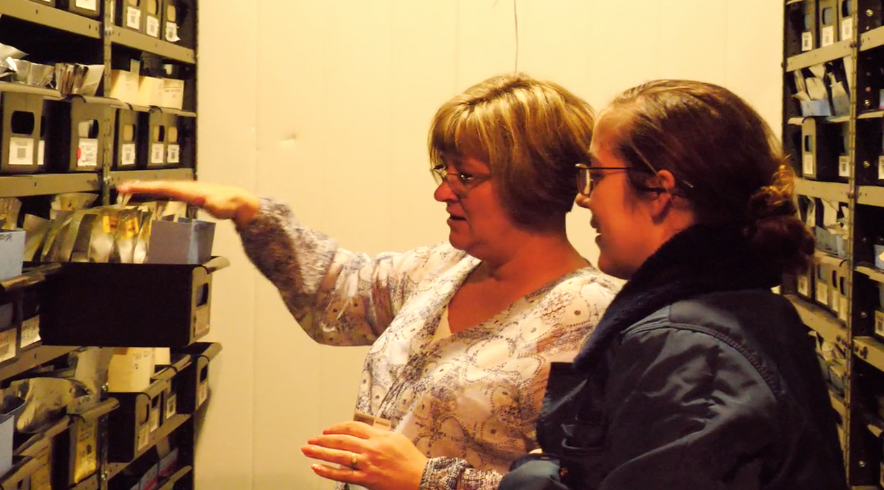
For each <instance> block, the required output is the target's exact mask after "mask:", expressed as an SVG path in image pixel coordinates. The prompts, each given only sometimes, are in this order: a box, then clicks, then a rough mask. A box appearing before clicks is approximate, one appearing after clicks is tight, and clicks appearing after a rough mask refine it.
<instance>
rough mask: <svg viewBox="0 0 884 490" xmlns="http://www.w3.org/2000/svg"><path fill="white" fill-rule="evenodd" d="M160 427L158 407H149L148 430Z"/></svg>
mask: <svg viewBox="0 0 884 490" xmlns="http://www.w3.org/2000/svg"><path fill="white" fill-rule="evenodd" d="M159 428H160V409H159V407H157V408H151V409H150V431H151V432H153V431H155V430H157V429H159Z"/></svg>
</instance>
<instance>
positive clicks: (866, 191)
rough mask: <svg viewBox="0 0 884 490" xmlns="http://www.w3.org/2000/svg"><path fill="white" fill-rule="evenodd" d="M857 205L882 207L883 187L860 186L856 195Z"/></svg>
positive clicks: (883, 199) (883, 201)
mask: <svg viewBox="0 0 884 490" xmlns="http://www.w3.org/2000/svg"><path fill="white" fill-rule="evenodd" d="M856 202H857V204H865V205H867V206H878V207H884V187H878V186H874V185H861V186H859V190H858V191H857V193H856Z"/></svg>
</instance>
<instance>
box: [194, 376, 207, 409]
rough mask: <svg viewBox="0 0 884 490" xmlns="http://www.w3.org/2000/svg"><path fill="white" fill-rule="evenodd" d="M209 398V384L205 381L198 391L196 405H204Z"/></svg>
mask: <svg viewBox="0 0 884 490" xmlns="http://www.w3.org/2000/svg"><path fill="white" fill-rule="evenodd" d="M208 398H209V382H208V381H203V382H201V383H200V387H199V389H198V390H197V397H196V405H197V406H200V405H202V404H203V403H204V402H205V401H206V399H208Z"/></svg>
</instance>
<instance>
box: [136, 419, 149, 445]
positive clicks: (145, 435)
mask: <svg viewBox="0 0 884 490" xmlns="http://www.w3.org/2000/svg"><path fill="white" fill-rule="evenodd" d="M135 439H136V440H135V450H136V451H141V450H142V449H144V448H146V447H147V443H148V442H150V424H143V425H142V426H141V427H139V428H138V435H137V436H135Z"/></svg>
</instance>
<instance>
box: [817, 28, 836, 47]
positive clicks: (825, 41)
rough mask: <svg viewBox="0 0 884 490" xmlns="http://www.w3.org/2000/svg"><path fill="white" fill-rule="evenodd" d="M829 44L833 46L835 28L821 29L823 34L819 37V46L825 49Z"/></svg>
mask: <svg viewBox="0 0 884 490" xmlns="http://www.w3.org/2000/svg"><path fill="white" fill-rule="evenodd" d="M831 44H835V26H828V27H823V32H822V35H821V36H820V45H821V47H823V48H825V47H826V46H829V45H831Z"/></svg>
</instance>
